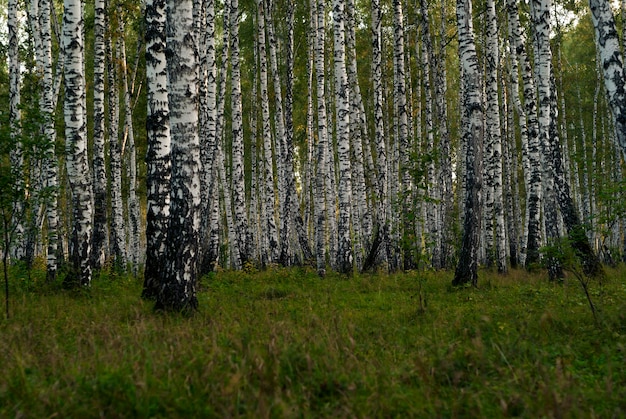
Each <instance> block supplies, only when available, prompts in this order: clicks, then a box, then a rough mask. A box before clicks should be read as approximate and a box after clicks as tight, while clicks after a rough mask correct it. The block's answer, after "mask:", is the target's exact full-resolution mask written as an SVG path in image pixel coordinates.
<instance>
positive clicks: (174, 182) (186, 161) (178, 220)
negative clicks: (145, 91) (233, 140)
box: [155, 0, 201, 311]
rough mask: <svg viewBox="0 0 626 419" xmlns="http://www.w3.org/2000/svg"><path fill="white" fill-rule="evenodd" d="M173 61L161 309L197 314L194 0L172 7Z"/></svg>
mask: <svg viewBox="0 0 626 419" xmlns="http://www.w3.org/2000/svg"><path fill="white" fill-rule="evenodd" d="M166 43H167V51H166V54H167V56H168V57H169V59H168V60H167V76H168V83H169V84H168V93H169V110H170V135H171V170H172V171H171V192H170V220H169V226H168V234H167V248H166V267H165V270H164V272H162V275H161V277H160V281H159V293H158V295H157V301H156V305H155V308H156V309H163V310H173V311H193V310H195V309H196V308H197V306H198V300H197V298H196V288H195V287H196V276H197V270H198V257H199V250H200V246H199V245H200V243H199V240H200V213H201V204H200V199H201V197H200V165H201V163H200V139H199V134H198V85H197V84H198V63H197V60H196V55H195V33H194V32H193V4H192V2H191V0H169V1H168V3H167V38H166Z"/></svg>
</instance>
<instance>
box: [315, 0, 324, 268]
mask: <svg viewBox="0 0 626 419" xmlns="http://www.w3.org/2000/svg"><path fill="white" fill-rule="evenodd" d="M311 8H312V9H313V10H315V14H314V16H313V17H314V19H312V20H311V24H312V25H315V31H316V35H317V36H316V37H315V77H316V93H317V95H316V97H317V158H316V164H317V172H316V183H315V206H314V211H315V255H316V260H317V273H318V274H319V275H320V276H321V277H323V276H325V275H326V223H327V213H328V208H327V205H328V203H327V202H326V195H327V191H326V186H327V183H328V182H327V180H326V179H327V177H328V167H327V165H326V160H327V154H328V122H327V115H326V72H325V66H324V60H325V53H324V44H325V39H326V36H325V27H326V10H325V8H324V2H323V1H321V0H320V1H318V0H311Z"/></svg>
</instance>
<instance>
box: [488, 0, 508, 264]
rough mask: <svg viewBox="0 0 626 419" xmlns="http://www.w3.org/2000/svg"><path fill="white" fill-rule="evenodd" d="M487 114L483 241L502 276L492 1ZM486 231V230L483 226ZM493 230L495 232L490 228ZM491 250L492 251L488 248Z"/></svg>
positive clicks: (493, 8) (496, 52) (499, 145)
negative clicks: (485, 242) (484, 226)
mask: <svg viewBox="0 0 626 419" xmlns="http://www.w3.org/2000/svg"><path fill="white" fill-rule="evenodd" d="M486 18H487V52H486V60H487V75H486V77H487V80H486V81H485V87H486V91H487V113H486V134H487V135H486V140H487V141H486V146H485V154H486V156H485V158H486V162H487V173H488V180H487V182H485V183H486V186H487V188H488V190H489V193H488V194H487V196H489V195H491V197H490V199H488V200H487V201H486V205H485V210H486V215H487V219H486V222H487V223H488V225H490V226H491V228H485V230H486V231H491V232H492V233H494V232H495V235H493V236H491V237H487V257H488V258H491V257H492V256H494V257H495V262H496V264H497V267H498V272H500V273H504V272H506V270H507V265H506V233H505V224H504V201H503V191H502V131H501V127H500V104H499V101H498V68H499V61H500V57H499V45H498V44H499V38H498V26H497V16H496V6H495V2H494V0H488V1H487V17H486ZM486 227H487V226H486ZM494 227H495V228H494ZM492 247H493V249H494V250H493V251H490V248H492Z"/></svg>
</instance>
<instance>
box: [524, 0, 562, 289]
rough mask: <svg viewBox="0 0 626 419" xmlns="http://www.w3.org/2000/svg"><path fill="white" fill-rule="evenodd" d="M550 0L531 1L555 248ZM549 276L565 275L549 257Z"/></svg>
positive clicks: (549, 226)
mask: <svg viewBox="0 0 626 419" xmlns="http://www.w3.org/2000/svg"><path fill="white" fill-rule="evenodd" d="M550 4H551V2H550V0H533V1H531V14H532V20H533V26H534V28H535V80H536V83H537V91H538V100H539V118H538V121H539V138H540V143H541V149H542V160H543V166H544V172H543V179H542V181H543V199H544V201H543V204H544V205H543V210H544V223H545V228H546V234H547V239H548V244H550V245H555V244H556V241H557V240H558V238H559V231H558V212H557V206H556V205H557V202H556V196H555V189H554V188H555V185H554V180H555V172H554V164H555V162H554V161H553V160H552V157H553V156H552V153H551V151H552V138H551V136H550V134H551V133H550V120H551V118H550V75H551V72H552V51H551V50H550ZM547 264H548V273H549V276H550V278H551V279H552V280H555V279H557V278H561V277H562V276H563V272H562V266H560V263H559V261H558V260H557V259H555V258H552V257H548V258H547Z"/></svg>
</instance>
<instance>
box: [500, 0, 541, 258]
mask: <svg viewBox="0 0 626 419" xmlns="http://www.w3.org/2000/svg"><path fill="white" fill-rule="evenodd" d="M507 9H508V16H509V25H510V39H511V42H512V43H513V46H514V48H515V51H516V55H517V58H518V60H519V63H520V64H521V66H522V68H521V73H522V83H523V91H524V110H525V111H526V117H527V118H528V131H527V132H528V145H527V146H526V149H527V150H528V152H527V154H528V169H529V170H528V172H529V173H528V175H527V185H526V191H527V193H526V230H525V235H526V239H525V246H526V247H525V249H523V251H522V258H523V259H524V264H525V266H526V267H531V266H532V265H534V264H537V263H538V262H539V246H540V244H541V226H540V220H541V200H542V193H541V192H542V191H541V182H542V179H541V158H540V157H541V154H540V142H539V122H538V119H537V102H536V97H537V95H536V93H535V92H536V90H535V82H534V80H533V72H532V66H531V64H530V59H529V58H528V54H527V53H526V45H525V43H526V37H525V36H524V33H523V32H522V29H521V25H520V22H519V11H518V2H517V0H507Z"/></svg>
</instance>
